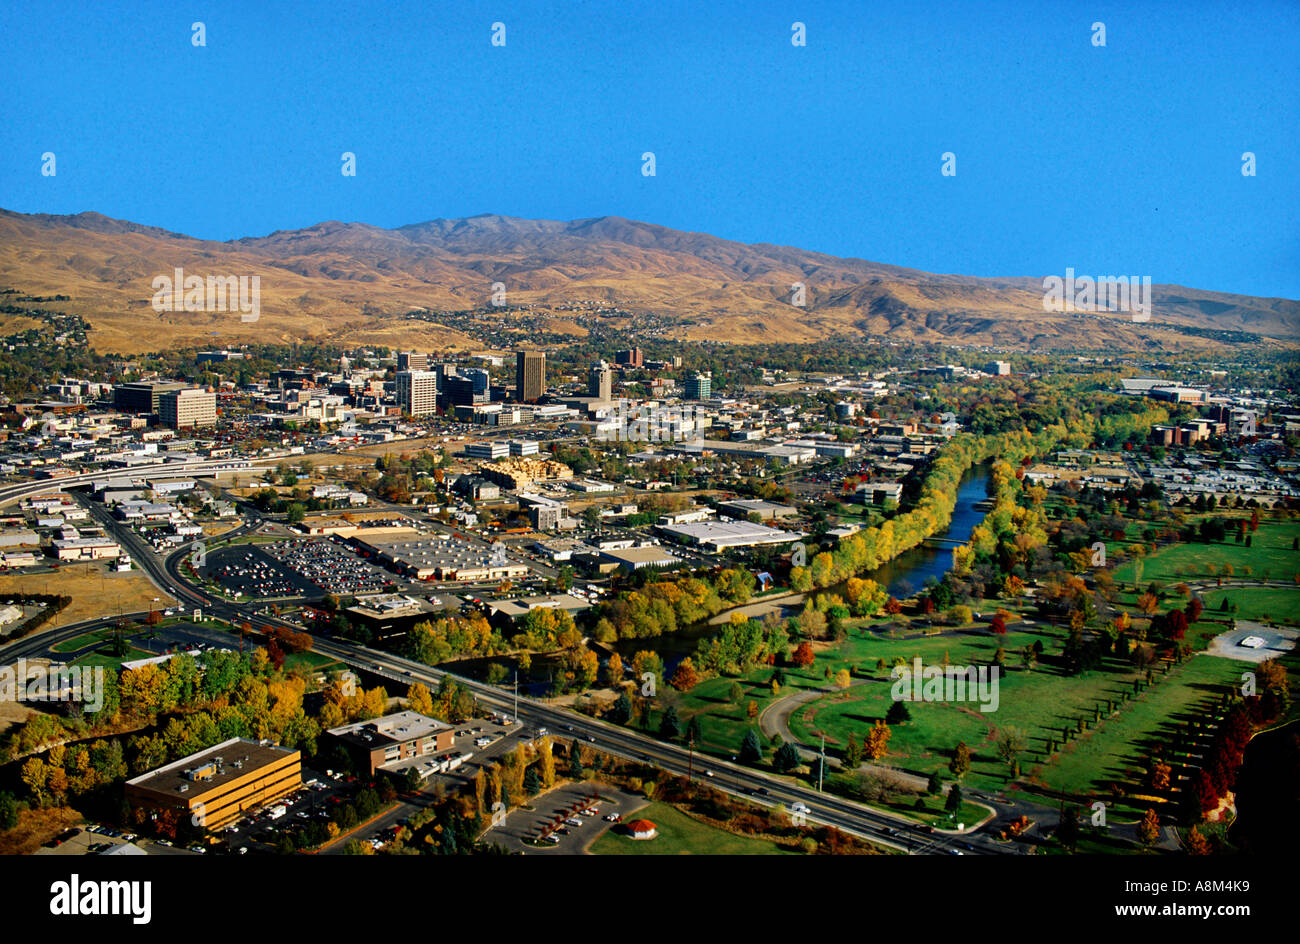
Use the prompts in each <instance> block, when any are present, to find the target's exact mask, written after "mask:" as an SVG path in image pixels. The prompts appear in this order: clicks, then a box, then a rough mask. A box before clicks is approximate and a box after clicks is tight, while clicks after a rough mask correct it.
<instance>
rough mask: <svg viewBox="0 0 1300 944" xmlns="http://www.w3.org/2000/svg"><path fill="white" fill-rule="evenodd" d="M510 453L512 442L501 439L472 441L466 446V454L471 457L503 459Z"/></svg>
mask: <svg viewBox="0 0 1300 944" xmlns="http://www.w3.org/2000/svg"><path fill="white" fill-rule="evenodd" d="M508 455H510V443H508V442H505V441H503V440H500V439H495V440H491V441H489V442H477V443H470V444H469V445H468V446H466V447H465V456H466V457H467V458H469V459H503V458H505V457H506V456H508Z"/></svg>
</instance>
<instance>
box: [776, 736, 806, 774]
mask: <svg viewBox="0 0 1300 944" xmlns="http://www.w3.org/2000/svg"><path fill="white" fill-rule="evenodd" d="M800 760H801V758H800V757H799V749H798V748H797V747H795V746H794V745H793V744H789V743H786V744H782V745H781V746H780V747H779V748H778V749H777V752H776V755H775V756H774V757H773V758H772V766H773V767H775V768H776V769H777V771H778V772H779V773H785V772H786V771H788V770H792V769H794V768H795V767H798V766H799V761H800Z"/></svg>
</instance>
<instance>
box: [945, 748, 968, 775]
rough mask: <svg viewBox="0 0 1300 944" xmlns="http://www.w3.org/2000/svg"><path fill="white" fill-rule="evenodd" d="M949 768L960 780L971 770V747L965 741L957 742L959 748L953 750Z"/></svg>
mask: <svg viewBox="0 0 1300 944" xmlns="http://www.w3.org/2000/svg"><path fill="white" fill-rule="evenodd" d="M948 770H949V771H951V772H952V775H953V776H954V777H956V778H957V779H959V780H960V779H961V778H962V777H964V776H966V774H967V773H968V772H969V771H970V748H969V747H967V746H966V742H965V741H958V742H957V749H956V750H954V751H953V752H952V760H951V761H950V762H949V763H948Z"/></svg>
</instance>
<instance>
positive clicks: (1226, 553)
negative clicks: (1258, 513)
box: [1112, 519, 1300, 584]
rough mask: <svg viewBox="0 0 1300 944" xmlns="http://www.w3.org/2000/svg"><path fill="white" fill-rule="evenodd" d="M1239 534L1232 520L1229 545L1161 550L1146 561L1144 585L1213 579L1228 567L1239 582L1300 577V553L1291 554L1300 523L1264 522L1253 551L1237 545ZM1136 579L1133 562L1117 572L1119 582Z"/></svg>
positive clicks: (1253, 540)
mask: <svg viewBox="0 0 1300 944" xmlns="http://www.w3.org/2000/svg"><path fill="white" fill-rule="evenodd" d="M1235 532H1236V528H1235V525H1232V524H1231V519H1230V527H1229V534H1228V538H1227V540H1226V541H1223V542H1221V543H1219V542H1216V543H1213V544H1202V543H1200V542H1192V543H1190V544H1171V545H1169V546H1167V547H1162V548H1159V549H1158V550H1157V551H1156V552H1155V553H1154V554H1150V555H1148V556H1147V557H1145V558H1143V560H1142V583H1144V584H1146V583H1150V582H1151V581H1153V580H1160V581H1165V582H1175V583H1176V582H1179V581H1188V582H1192V581H1204V580H1206V579H1213V578H1214V577H1215V576H1218V575H1220V574H1222V573H1223V570H1224V565H1225V564H1231V565H1232V570H1233V575H1234V576H1236V577H1238V578H1241V577H1254V578H1256V579H1270V580H1291V579H1292V578H1293V577H1294V575H1295V574H1297V573H1300V551H1293V550H1291V544H1292V542H1293V541H1295V540H1296V538H1300V521H1271V520H1264V521H1261V522H1260V525H1259V530H1257V531H1255V532H1254V533H1253V534H1251V546H1250V547H1246V545H1245V543H1244V541H1243V543H1241V544H1237V543H1236V541H1235V540H1234V537H1235ZM1247 534H1250V532H1249V531H1248V532H1247ZM1112 546H1113V547H1118V546H1120V545H1118V544H1115V545H1112ZM1134 576H1135V563H1134V562H1133V561H1131V560H1129V561H1125V562H1124V563H1122V564H1120V565H1119V566H1118V567H1116V568H1115V579H1116V580H1118V581H1121V582H1125V583H1131V582H1132V581H1133V578H1134Z"/></svg>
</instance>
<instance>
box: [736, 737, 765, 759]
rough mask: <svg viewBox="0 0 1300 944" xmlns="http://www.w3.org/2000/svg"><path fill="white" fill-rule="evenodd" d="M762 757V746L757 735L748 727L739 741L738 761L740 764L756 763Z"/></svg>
mask: <svg viewBox="0 0 1300 944" xmlns="http://www.w3.org/2000/svg"><path fill="white" fill-rule="evenodd" d="M762 759H763V747H762V745H761V744H759V741H758V735H757V734H756V733H755V732H754V729H753V728H750V729H749V730H748V731H746V732H745V737H744V739H743V740H742V741H741V742H740V762H741V763H742V764H757V763H758V762H759V761H761V760H762Z"/></svg>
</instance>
